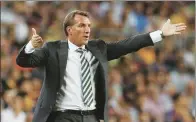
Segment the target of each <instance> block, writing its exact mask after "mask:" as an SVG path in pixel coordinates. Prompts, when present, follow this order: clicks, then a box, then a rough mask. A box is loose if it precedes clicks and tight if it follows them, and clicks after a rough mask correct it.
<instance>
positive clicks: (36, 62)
mask: <svg viewBox="0 0 196 122" xmlns="http://www.w3.org/2000/svg"><path fill="white" fill-rule="evenodd" d="M32 30H33V36H32V39H31V41H29V43H28V44H27V45H25V46H23V48H22V49H21V50H20V52H19V54H18V56H17V58H16V63H17V64H18V65H19V66H21V67H37V66H41V65H44V63H46V61H47V57H48V55H49V53H48V44H47V43H45V44H44V46H43V47H42V45H43V43H44V42H43V40H42V38H41V37H40V36H39V35H37V34H36V31H35V29H32Z"/></svg>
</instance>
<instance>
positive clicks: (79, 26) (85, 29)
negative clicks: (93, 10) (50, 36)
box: [67, 15, 91, 46]
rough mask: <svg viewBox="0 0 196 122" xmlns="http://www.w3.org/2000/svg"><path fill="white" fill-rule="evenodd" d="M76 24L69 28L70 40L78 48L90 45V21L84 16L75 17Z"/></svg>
mask: <svg viewBox="0 0 196 122" xmlns="http://www.w3.org/2000/svg"><path fill="white" fill-rule="evenodd" d="M74 20H75V24H74V25H72V26H70V27H68V30H67V31H68V33H69V36H68V39H69V40H70V41H71V42H72V43H74V44H75V45H77V46H82V45H85V44H87V43H88V40H89V36H90V25H91V23H90V20H89V18H88V17H85V16H82V15H75V17H74Z"/></svg>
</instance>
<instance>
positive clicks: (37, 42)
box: [31, 28, 44, 48]
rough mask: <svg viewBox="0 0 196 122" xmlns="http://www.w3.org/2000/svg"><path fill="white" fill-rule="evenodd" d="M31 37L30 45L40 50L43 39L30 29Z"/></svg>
mask: <svg viewBox="0 0 196 122" xmlns="http://www.w3.org/2000/svg"><path fill="white" fill-rule="evenodd" d="M32 32H33V36H32V38H31V44H32V45H33V47H34V48H40V47H42V45H43V44H44V41H43V39H42V38H41V37H40V36H39V35H37V33H36V30H35V29H34V28H32Z"/></svg>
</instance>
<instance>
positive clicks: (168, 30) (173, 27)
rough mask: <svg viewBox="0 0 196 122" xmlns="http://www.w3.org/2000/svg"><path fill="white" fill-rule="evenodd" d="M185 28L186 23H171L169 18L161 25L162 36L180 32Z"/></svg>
mask: <svg viewBox="0 0 196 122" xmlns="http://www.w3.org/2000/svg"><path fill="white" fill-rule="evenodd" d="M185 29H186V25H185V24H184V23H177V24H171V23H170V19H168V20H167V22H166V23H165V24H164V25H163V27H162V29H161V31H162V32H163V36H171V35H175V34H181V32H182V31H184V30H185Z"/></svg>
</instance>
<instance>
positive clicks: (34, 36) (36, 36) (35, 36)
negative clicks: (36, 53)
mask: <svg viewBox="0 0 196 122" xmlns="http://www.w3.org/2000/svg"><path fill="white" fill-rule="evenodd" d="M38 37H40V36H39V35H33V36H32V38H38Z"/></svg>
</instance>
